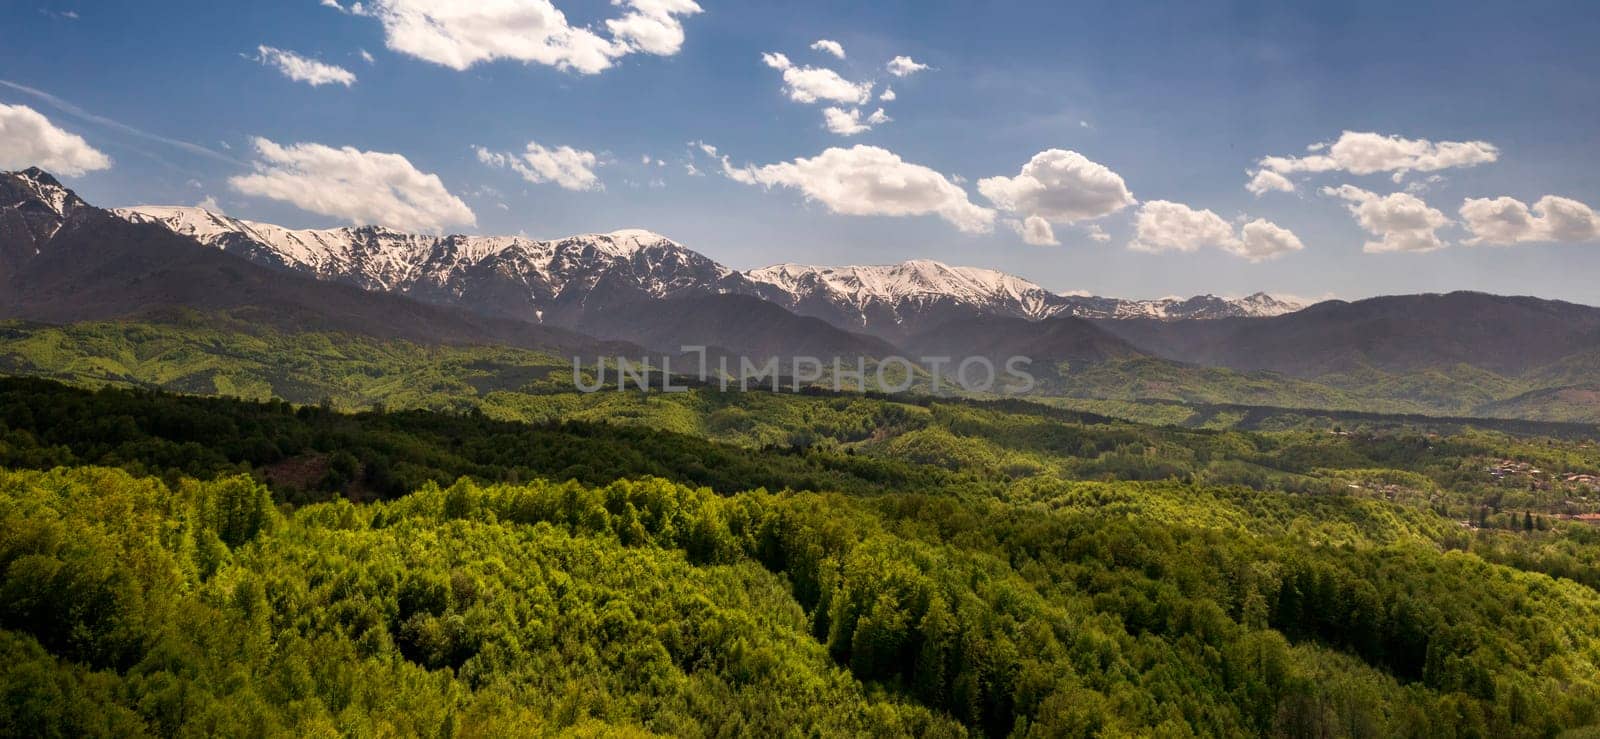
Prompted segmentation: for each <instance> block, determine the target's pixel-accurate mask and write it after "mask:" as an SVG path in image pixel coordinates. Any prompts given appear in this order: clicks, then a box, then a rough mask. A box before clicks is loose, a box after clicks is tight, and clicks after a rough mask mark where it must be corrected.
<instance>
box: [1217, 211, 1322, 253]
mask: <svg viewBox="0 0 1600 739" xmlns="http://www.w3.org/2000/svg"><path fill="white" fill-rule="evenodd" d="M1239 233H1240V236H1241V238H1240V239H1239V240H1238V241H1237V242H1235V243H1234V244H1231V245H1228V246H1225V247H1224V248H1225V249H1226V250H1227V251H1228V252H1229V253H1231V254H1233V255H1235V256H1240V257H1244V258H1245V259H1249V260H1250V261H1252V262H1258V261H1261V260H1264V259H1271V258H1273V257H1276V256H1278V255H1279V254H1288V253H1289V252H1292V251H1300V250H1301V249H1304V248H1306V246H1305V244H1302V243H1300V237H1298V236H1295V235H1294V232H1293V231H1290V230H1289V229H1287V228H1283V227H1282V226H1279V225H1278V224H1276V223H1273V222H1271V221H1268V220H1266V219H1265V218H1257V219H1255V220H1253V221H1251V222H1249V223H1246V224H1244V228H1241V229H1239Z"/></svg>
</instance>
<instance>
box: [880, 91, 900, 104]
mask: <svg viewBox="0 0 1600 739" xmlns="http://www.w3.org/2000/svg"><path fill="white" fill-rule="evenodd" d="M896 97H898V96H896V95H895V94H894V88H893V87H885V88H883V94H882V95H879V96H878V99H879V100H881V101H883V102H885V103H892V102H894V100H895V98H896Z"/></svg>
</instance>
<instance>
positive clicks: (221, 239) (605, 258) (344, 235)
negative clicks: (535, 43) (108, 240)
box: [116, 206, 743, 324]
mask: <svg viewBox="0 0 1600 739" xmlns="http://www.w3.org/2000/svg"><path fill="white" fill-rule="evenodd" d="M116 213H117V214H118V215H120V216H122V217H123V218H125V219H128V220H130V221H133V222H135V223H157V224H160V225H163V226H165V227H167V228H169V229H171V230H173V231H174V232H177V233H180V234H183V235H186V236H191V237H193V238H195V239H197V240H199V241H200V243H202V244H205V245H207V246H213V247H216V248H218V249H222V250H224V251H229V252H233V253H235V254H238V255H239V256H243V257H245V258H247V259H249V260H251V261H254V262H257V263H259V264H266V265H269V266H273V267H279V268H284V269H291V270H295V271H301V272H308V273H311V274H313V275H316V276H317V277H319V278H321V279H326V280H335V281H339V282H346V283H349V284H353V285H356V286H359V287H362V288H365V289H368V290H383V291H388V292H397V293H401V294H405V295H409V296H411V297H415V298H418V299H421V300H427V301H430V302H437V303H450V304H458V305H462V306H464V307H467V308H471V309H473V310H475V311H478V312H481V313H485V314H488V315H492V316H501V317H508V318H517V319H522V320H531V321H552V322H556V323H567V324H571V323H577V322H578V321H577V316H578V315H579V314H581V313H582V312H583V311H584V310H585V308H586V306H587V305H588V303H589V302H590V300H591V298H592V297H595V296H604V298H605V300H606V301H608V302H616V301H622V300H640V299H646V298H670V297H675V296H678V295H684V294H702V293H716V292H726V291H733V290H737V289H738V288H739V287H740V284H741V283H742V282H743V280H742V278H741V277H740V276H739V275H738V274H737V273H735V272H733V271H732V270H730V269H728V268H726V267H723V266H722V265H720V264H717V263H716V262H713V261H711V260H710V259H707V258H706V257H704V256H701V255H700V254H698V253H696V252H693V251H690V250H689V249H685V248H683V247H682V246H680V245H678V244H676V243H674V242H673V241H672V240H670V239H668V238H666V237H664V236H661V235H659V234H654V233H651V232H649V231H642V230H626V231H615V232H612V233H608V234H584V235H580V236H570V237H567V238H564V239H559V240H555V241H540V240H536V239H529V238H524V237H520V236H459V235H458V236H429V235H419V234H407V233H401V232H398V231H392V230H389V229H386V228H381V227H376V226H362V227H356V228H335V229H307V230H294V229H287V228H283V227H281V226H274V225H271V224H266V223H256V222H252V221H245V220H240V219H237V218H230V217H227V216H223V215H219V214H216V213H212V212H209V211H207V210H204V209H201V208H185V207H153V206H141V207H136V208H122V209H118V210H117V211H116Z"/></svg>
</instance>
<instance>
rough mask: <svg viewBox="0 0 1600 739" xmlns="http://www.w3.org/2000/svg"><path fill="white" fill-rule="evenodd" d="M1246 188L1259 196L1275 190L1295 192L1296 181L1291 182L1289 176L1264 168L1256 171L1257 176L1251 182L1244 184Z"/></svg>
mask: <svg viewBox="0 0 1600 739" xmlns="http://www.w3.org/2000/svg"><path fill="white" fill-rule="evenodd" d="M1244 189H1246V190H1249V191H1250V192H1252V193H1254V194H1255V196H1256V197H1258V198H1259V197H1261V196H1262V195H1265V194H1267V193H1269V192H1274V191H1276V192H1294V183H1293V182H1290V181H1289V178H1288V177H1284V176H1283V175H1281V174H1278V173H1277V172H1273V171H1272V170H1269V169H1263V170H1259V171H1257V172H1256V176H1255V177H1254V178H1252V179H1251V180H1250V184H1248V185H1245V186H1244Z"/></svg>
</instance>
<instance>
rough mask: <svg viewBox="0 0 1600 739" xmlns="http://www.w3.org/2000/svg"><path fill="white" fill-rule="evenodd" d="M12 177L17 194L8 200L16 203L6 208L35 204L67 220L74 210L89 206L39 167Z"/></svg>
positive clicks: (12, 174)
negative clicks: (29, 203)
mask: <svg viewBox="0 0 1600 739" xmlns="http://www.w3.org/2000/svg"><path fill="white" fill-rule="evenodd" d="M11 177H12V179H13V181H14V182H15V184H16V190H17V192H16V193H14V194H13V197H11V198H7V199H8V200H13V201H14V202H11V203H5V204H4V205H5V206H6V207H20V206H22V205H23V204H24V203H27V202H33V203H37V204H39V205H42V206H44V207H45V208H46V209H47V210H49V211H50V212H51V213H54V214H56V216H57V217H60V218H65V217H67V214H68V213H69V212H71V211H72V210H73V209H74V208H78V207H82V206H84V205H87V203H85V202H83V200H81V199H79V198H78V196H77V194H76V193H74V192H72V191H71V190H68V189H67V188H66V187H64V186H63V185H62V184H61V183H60V182H59V181H57V180H56V178H54V177H52V176H50V173H48V172H46V171H44V170H42V169H39V168H38V167H29V168H27V169H24V170H22V171H21V172H13V173H11Z"/></svg>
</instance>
